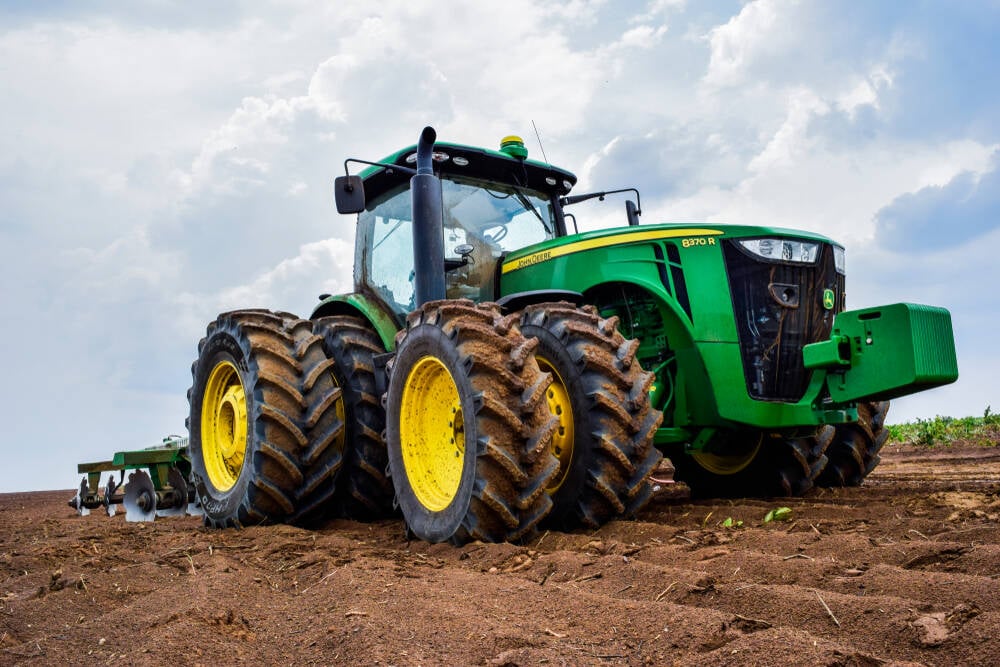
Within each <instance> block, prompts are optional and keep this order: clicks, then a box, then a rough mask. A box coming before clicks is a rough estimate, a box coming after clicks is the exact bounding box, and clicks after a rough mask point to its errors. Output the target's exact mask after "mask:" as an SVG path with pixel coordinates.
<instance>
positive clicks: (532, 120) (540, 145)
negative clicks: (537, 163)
mask: <svg viewBox="0 0 1000 667" xmlns="http://www.w3.org/2000/svg"><path fill="white" fill-rule="evenodd" d="M531 127H533V128H535V139H538V147H539V148H541V149H542V159H543V160H545V164H549V158H548V157H547V156H546V155H545V146H542V136H541V135H540V134H538V126H537V125H535V119H534V118H532V119H531Z"/></svg>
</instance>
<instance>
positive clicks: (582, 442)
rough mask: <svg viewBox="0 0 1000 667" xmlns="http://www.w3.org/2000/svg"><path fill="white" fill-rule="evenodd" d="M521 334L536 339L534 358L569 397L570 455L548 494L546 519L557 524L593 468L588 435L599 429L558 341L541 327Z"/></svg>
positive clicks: (575, 370)
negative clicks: (540, 360) (556, 485)
mask: <svg viewBox="0 0 1000 667" xmlns="http://www.w3.org/2000/svg"><path fill="white" fill-rule="evenodd" d="M521 333H522V334H523V335H524V336H525V337H526V338H531V337H534V338H537V339H538V347H537V348H536V349H535V356H536V357H542V358H543V359H545V361H546V362H548V363H549V364H550V365H551V366H552V367H553V368H554V369H555V370H556V372H557V373H558V374H559V377H558V378H556V377H553V378H552V382H553V384H555V383H558V382H559V381H560V380H561V381H562V384H563V387H564V388H565V389H566V392H567V394H568V395H569V401H570V409H571V412H572V415H571V417H572V419H573V455H572V457H571V458H570V461H569V470H568V471H567V472H566V476H565V478H563V481H562V484H561V485H560V486H559V488H558V489H556V490H555V491H554V492H552V493H550V496H551V498H552V504H553V507H552V511H551V512H550V513H549V516H548V519H547V520H550V521H556V522H559V521H561V520H563V519H568V518H570V517H571V516H572V515H573V513H574V512H575V509H576V501H577V499H578V498H579V497H580V495H581V494H582V493H583V492H584V487H585V485H586V482H587V472H588V470H589V469H590V468H591V467H592V465H593V464H594V457H595V455H596V453H595V451H594V447H595V443H594V439H593V438H592V437H591V433H593V432H595V431H597V430H599V429H598V428H596V425H594V424H592V423H591V419H593V418H594V416H595V415H596V413H595V412H593V411H591V410H589V409H588V408H589V407H590V404H591V399H590V398H588V397H587V395H586V393H585V391H584V387H585V379H584V378H583V376H582V373H581V372H580V368H579V366H578V365H577V363H576V362H575V361H574V360H573V359H572V357H571V356H570V354H569V351H568V350H567V349H566V346H565V345H563V343H562V341H560V340H559V338H558V337H557V336H556V335H555V334H553V333H552V332H551V331H549V330H548V329H546V328H545V327H542V326H538V325H536V324H522V325H521ZM539 366H542V364H539ZM543 370H544V368H543ZM559 474H560V475H562V474H563V471H562V470H560V472H559Z"/></svg>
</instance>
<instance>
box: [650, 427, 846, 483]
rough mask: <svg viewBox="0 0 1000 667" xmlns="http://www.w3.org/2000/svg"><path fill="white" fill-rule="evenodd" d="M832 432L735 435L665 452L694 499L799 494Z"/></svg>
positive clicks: (822, 459) (822, 462) (817, 468)
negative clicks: (716, 442)
mask: <svg viewBox="0 0 1000 667" xmlns="http://www.w3.org/2000/svg"><path fill="white" fill-rule="evenodd" d="M833 435H834V430H833V427H830V426H823V427H820V428H819V429H817V431H816V432H815V433H814V434H813V435H809V436H803V437H797V438H781V437H767V436H765V435H764V434H763V433H757V434H741V435H735V434H734V435H733V436H732V441H731V442H727V443H723V444H722V445H721V446H717V447H716V448H715V449H712V448H710V449H709V450H708V451H702V452H694V453H687V452H685V451H684V450H683V447H682V446H675V447H674V448H672V450H671V451H668V453H667V456H669V457H670V462H671V463H673V465H674V479H675V480H677V481H680V482H684V483H685V484H687V485H688V488H690V489H691V495H692V496H693V497H695V498H738V497H755V498H770V497H776V496H801V495H803V494H805V493H806V492H807V491H809V490H810V489H812V488H813V486H814V485H815V483H816V479H817V477H818V476H819V475H820V473H821V471H822V470H823V468H824V466H826V463H827V459H826V450H827V447H829V445H830V443H831V441H832V440H833Z"/></svg>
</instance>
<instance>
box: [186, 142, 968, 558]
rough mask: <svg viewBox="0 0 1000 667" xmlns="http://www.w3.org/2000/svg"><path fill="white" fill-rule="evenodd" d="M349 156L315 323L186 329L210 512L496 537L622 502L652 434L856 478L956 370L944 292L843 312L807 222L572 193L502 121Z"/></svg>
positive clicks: (737, 489)
mask: <svg viewBox="0 0 1000 667" xmlns="http://www.w3.org/2000/svg"><path fill="white" fill-rule="evenodd" d="M351 163H354V164H361V165H363V170H362V171H360V173H358V174H353V175H352V174H351V172H350V168H349V165H350V164H351ZM345 171H346V172H347V173H346V175H345V176H341V177H338V178H337V179H336V180H335V184H334V188H335V199H336V204H337V209H338V211H339V212H340V213H344V214H357V234H356V239H357V240H356V249H355V262H354V291H353V292H352V293H349V294H341V295H327V294H324V295H321V296H320V302H319V304H318V305H317V306H316V308H315V309H314V310H313V312H312V314H311V315H310V317H309V318H308V319H302V318H299V317H296V316H295V315H292V314H289V313H283V312H272V311H268V310H239V311H233V312H228V313H223V314H221V315H219V316H218V318H217V319H216V320H215V321H214V322H212V323H211V324H210V325H209V326H208V329H207V334H206V336H205V338H203V339H202V340H201V342H200V344H199V346H198V358H197V359H196V360H195V362H194V364H193V366H192V375H193V385H192V387H191V390H190V391H189V394H188V396H189V400H190V416H189V420H188V429H189V434H190V435H189V437H190V443H189V446H188V450H187V456H188V457H189V458H190V463H191V484H192V485H193V487H194V488H195V489H196V490H197V495H198V498H199V499H200V503H201V509H202V510H203V511H204V515H205V521H206V523H207V524H209V525H211V526H216V527H226V526H235V527H240V526H247V525H254V524H259V523H270V522H291V523H296V524H301V525H309V524H314V523H316V522H317V521H320V520H322V519H324V518H325V517H327V516H329V515H330V514H331V513H336V514H339V515H341V516H347V517H352V518H358V519H372V518H377V517H383V516H387V515H391V514H392V513H393V512H395V511H397V510H400V511H401V512H402V516H403V518H404V520H405V523H406V526H407V528H408V530H409V531H410V532H411V534H413V535H415V536H416V537H418V538H420V539H424V540H428V541H432V542H440V541H451V542H453V543H456V544H458V543H463V542H466V541H469V540H484V541H508V540H510V541H513V540H519V539H522V538H525V537H526V536H528V535H530V534H532V532H533V531H535V530H537V529H538V528H539V527H542V526H545V527H553V528H558V529H573V528H577V527H587V528H593V527H597V526H600V525H602V524H603V523H605V522H607V521H608V520H611V519H614V518H617V517H629V516H633V515H635V513H636V512H637V511H638V510H639V509H640V508H642V507H643V505H644V504H645V503H646V502H647V501H648V500H649V498H650V495H651V493H652V484H651V481H650V476H651V474H652V473H653V471H654V469H656V468H657V466H658V465H659V464H660V461H661V458H662V456H664V455H665V456H666V457H668V458H669V459H670V461H671V462H672V464H673V466H674V468H675V473H674V475H675V479H676V480H678V481H683V482H685V483H686V484H687V485H688V486H689V487H690V489H691V492H692V494H694V495H696V496H710V497H715V496H759V497H771V496H796V495H801V494H803V493H805V492H807V491H808V490H810V489H811V488H813V487H814V486H817V485H818V486H853V485H858V484H860V483H861V482H862V480H863V479H864V478H865V476H867V475H868V474H869V473H870V472H871V471H872V469H873V468H874V467H875V465H876V464H877V463H878V461H879V449H880V448H881V447H882V445H883V443H884V442H885V439H886V435H887V431H886V426H885V419H886V410H887V409H888V401H889V400H890V399H892V398H895V397H898V396H903V395H906V394H910V393H913V392H916V391H921V390H924V389H928V388H931V387H935V386H939V385H942V384H946V383H949V382H953V381H954V380H955V379H957V376H958V371H957V362H956V358H955V348H954V341H953V334H952V329H951V319H950V315H949V313H948V312H947V311H946V310H944V309H942V308H935V307H930V306H920V305H915V304H893V305H890V306H884V307H878V308H867V309H863V310H856V311H848V310H846V303H845V289H844V288H845V283H844V277H845V271H844V267H845V262H844V249H843V247H841V246H840V245H838V244H837V243H835V242H833V241H831V240H830V239H827V238H825V237H823V236H820V235H818V234H812V233H807V232H801V231H792V230H785V229H777V228H770V227H761V226H740V225H722V224H720V225H716V224H654V225H640V224H639V219H640V216H641V206H640V200H639V193H638V191H636V190H633V189H626V190H611V191H603V192H593V193H586V194H576V195H571V194H570V192H571V190H572V188H573V186H574V185H575V183H576V177H575V176H574V175H573V174H572V173H570V172H568V171H565V170H563V169H560V168H557V167H554V166H551V165H549V164H547V163H545V162H540V161H536V160H532V159H529V158H528V152H527V150H526V148H525V146H524V143H523V141H522V140H521V139H519V138H517V137H507V138H505V139H504V140H503V141H502V142H501V145H500V148H499V150H489V149H484V148H476V147H472V146H466V145H461V144H457V143H444V142H437V141H436V133H435V132H434V130H433V129H432V128H429V127H428V128H425V129H424V131H423V133H422V134H421V136H420V140H419V142H418V144H417V145H416V146H411V147H409V148H405V149H403V150H401V151H399V152H397V153H395V154H393V155H391V156H389V157H387V158H385V159H383V160H381V161H378V162H371V161H367V160H360V159H353V158H352V159H349V160H346V161H345ZM616 193H625V194H626V195H627V198H626V201H625V217H626V222H627V224H626V225H624V226H622V227H619V228H615V229H604V230H599V231H589V232H583V233H579V232H578V231H577V230H576V220H575V217H574V216H573V215H572V213H571V212H570V211H568V210H567V209H569V208H571V207H572V206H573V205H574V204H577V203H579V202H582V201H585V200H588V199H602V200H603V199H604V198H605V197H607V196H610V195H613V194H616ZM633 199H634V201H633ZM570 224H572V226H573V229H572V230H571V229H570V228H569V225H570Z"/></svg>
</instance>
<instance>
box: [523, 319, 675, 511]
mask: <svg viewBox="0 0 1000 667" xmlns="http://www.w3.org/2000/svg"><path fill="white" fill-rule="evenodd" d="M617 325H618V318H616V317H612V318H609V319H603V318H601V317H600V316H599V315H598V313H597V309H596V308H594V307H593V306H585V307H583V308H577V307H576V306H574V305H573V304H570V303H546V304H538V305H533V306H528V307H527V308H525V309H524V310H523V311H522V312H521V333H523V334H524V335H525V336H527V337H535V338H537V339H538V348H537V350H536V351H535V355H536V357H537V359H538V362H539V366H540V367H541V368H542V370H547V371H550V372H551V373H552V375H553V385H552V386H551V387H550V388H549V390H548V398H549V402H550V408H553V407H554V409H555V410H556V411H558V412H559V413H560V414H557V417H558V418H559V420H560V425H559V428H558V430H557V433H556V437H555V438H554V443H555V448H556V451H554V454H555V455H556V456H557V458H559V459H560V462H561V466H560V471H559V474H558V476H557V477H556V480H555V482H554V483H553V484H552V485H551V486H550V488H549V493H550V494H551V496H552V502H553V509H552V512H551V513H550V514H549V517H548V518H547V519H546V524H548V525H551V526H553V527H556V528H560V529H571V528H576V527H579V526H581V525H583V526H587V527H590V528H596V527H598V526H600V525H602V524H604V523H605V522H607V521H608V520H610V519H612V518H615V517H618V516H633V515H634V514H635V513H636V512H637V511H638V510H639V509H640V508H642V506H643V505H645V504H646V502H647V501H648V500H649V498H650V496H651V495H652V484H651V483H650V481H649V476H650V474H651V473H652V471H653V470H654V469H655V468H656V466H657V464H658V463H659V462H660V459H661V458H662V455H661V454H660V452H659V451H658V450H657V449H656V448H655V447H654V446H653V436H654V434H655V433H656V429H657V428H658V427H659V425H660V422H661V421H662V419H663V415H662V414H661V413H660V412H659V411H658V410H654V409H653V408H652V406H651V405H650V399H649V388H650V385H651V384H652V383H653V379H654V378H653V374H652V373H647V372H645V371H644V370H643V369H642V367H641V366H640V365H639V363H638V362H637V361H636V360H635V351H636V349H637V348H638V341H635V340H626V339H625V338H624V337H623V336H622V334H621V333H619V332H618V329H617ZM565 402H568V403H569V405H568V406H564V405H563V404H564V403H565ZM566 408H568V409H566Z"/></svg>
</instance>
